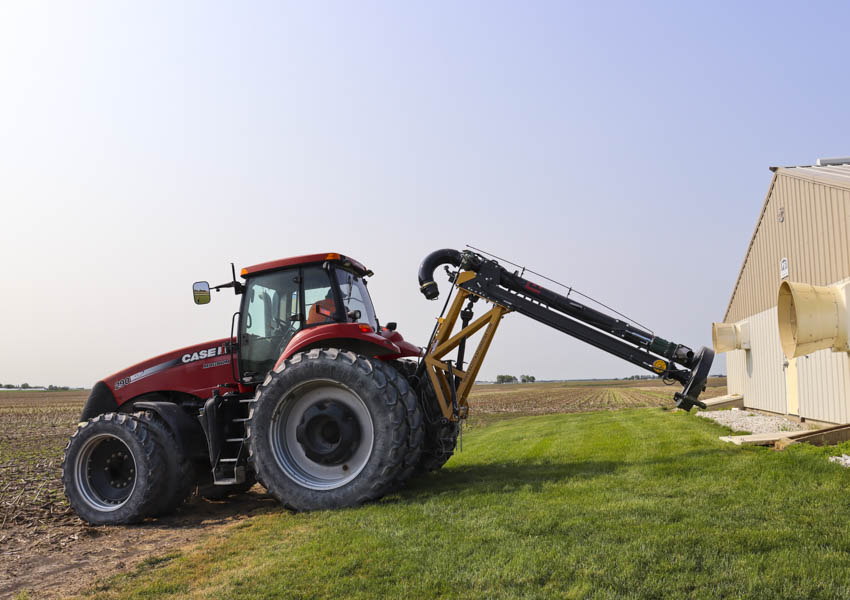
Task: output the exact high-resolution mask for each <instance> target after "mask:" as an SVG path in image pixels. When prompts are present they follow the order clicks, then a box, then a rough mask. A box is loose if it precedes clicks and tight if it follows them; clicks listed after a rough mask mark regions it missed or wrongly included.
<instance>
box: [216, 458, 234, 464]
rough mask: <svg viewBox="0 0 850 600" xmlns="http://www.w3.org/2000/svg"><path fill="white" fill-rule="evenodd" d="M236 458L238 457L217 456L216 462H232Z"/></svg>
mask: <svg viewBox="0 0 850 600" xmlns="http://www.w3.org/2000/svg"><path fill="white" fill-rule="evenodd" d="M237 460H239V459H238V458H219V459H218V462H226V463H232V462H236V461H237Z"/></svg>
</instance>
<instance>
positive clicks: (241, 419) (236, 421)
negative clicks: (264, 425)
mask: <svg viewBox="0 0 850 600" xmlns="http://www.w3.org/2000/svg"><path fill="white" fill-rule="evenodd" d="M250 420H251V419H249V418H248V417H240V418H238V419H233V422H234V423H244V422H245V421H250Z"/></svg>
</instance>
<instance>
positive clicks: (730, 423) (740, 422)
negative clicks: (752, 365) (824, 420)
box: [697, 408, 810, 433]
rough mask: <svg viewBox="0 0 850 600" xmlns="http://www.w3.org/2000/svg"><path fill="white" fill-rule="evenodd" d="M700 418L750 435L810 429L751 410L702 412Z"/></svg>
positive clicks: (804, 425) (735, 409) (794, 422)
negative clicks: (747, 432)
mask: <svg viewBox="0 0 850 600" xmlns="http://www.w3.org/2000/svg"><path fill="white" fill-rule="evenodd" d="M697 416H698V417H703V418H704V419H711V420H712V421H716V422H717V423H720V424H721V425H726V427H729V428H731V429H732V430H734V431H749V432H750V433H776V432H777V431H805V430H807V429H810V427H809V426H807V425H806V424H805V423H798V422H796V421H792V420H791V419H786V418H785V417H780V416H776V415H763V414H761V413H756V412H752V411H750V410H740V409H737V408H733V409H732V410H712V411H705V410H701V411H699V412H697Z"/></svg>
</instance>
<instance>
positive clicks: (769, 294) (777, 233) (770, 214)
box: [725, 167, 850, 323]
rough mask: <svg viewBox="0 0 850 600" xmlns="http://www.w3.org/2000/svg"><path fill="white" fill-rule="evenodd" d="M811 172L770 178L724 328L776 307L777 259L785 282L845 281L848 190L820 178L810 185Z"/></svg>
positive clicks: (849, 262)
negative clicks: (784, 267) (783, 264)
mask: <svg viewBox="0 0 850 600" xmlns="http://www.w3.org/2000/svg"><path fill="white" fill-rule="evenodd" d="M815 169H817V167H811V168H807V169H780V170H779V171H777V173H776V175H775V176H774V178H773V181H772V182H771V187H770V190H769V193H768V197H767V200H766V202H765V205H764V209H763V211H762V214H761V217H760V219H759V223H758V225H757V227H756V231H755V233H754V234H753V239H752V241H751V243H750V248H749V250H748V252H747V256H746V258H745V262H744V265H743V267H742V268H741V273H740V275H739V277H738V282H737V283H736V286H735V290H734V292H733V296H732V299H731V301H730V303H729V307H728V309H727V312H726V318H725V321H726V322H727V323H734V322H737V321H740V320H741V319H744V318H745V317H747V316H750V315H755V314H758V313H760V312H762V311H763V310H766V309H767V308H770V307H771V306H776V294H777V291H778V289H779V283H780V276H779V275H780V274H779V261H780V259H782V258H787V259H788V264H789V271H790V276H789V279H790V280H791V281H800V282H805V283H812V284H815V285H828V284H829V283H832V282H834V281H838V280H841V279H845V278H847V277H850V243H849V242H848V233H850V223H848V219H850V206H849V205H850V190H848V189H846V188H842V187H836V185H838V184H836V183H835V181H836V180H834V179H832V180H830V182H829V183H825V182H824V181H826V175H827V174H826V173H825V174H824V181H817V180H815V179H814V178H813V177H815V176H817V172H816V171H815ZM812 173H815V175H814V176H813V175H812ZM780 209H782V212H783V214H784V220H783V222H781V223H780V222H779V215H780Z"/></svg>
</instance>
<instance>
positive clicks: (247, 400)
mask: <svg viewBox="0 0 850 600" xmlns="http://www.w3.org/2000/svg"><path fill="white" fill-rule="evenodd" d="M253 401H254V399H253V398H240V399H239V403H240V404H250V403H251V402H253Z"/></svg>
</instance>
